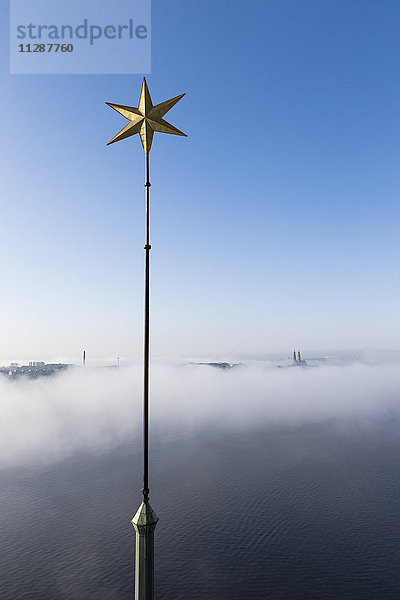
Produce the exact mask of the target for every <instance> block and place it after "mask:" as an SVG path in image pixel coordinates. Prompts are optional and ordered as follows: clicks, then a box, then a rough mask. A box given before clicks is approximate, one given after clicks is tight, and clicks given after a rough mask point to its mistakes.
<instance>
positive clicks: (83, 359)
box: [82, 350, 86, 367]
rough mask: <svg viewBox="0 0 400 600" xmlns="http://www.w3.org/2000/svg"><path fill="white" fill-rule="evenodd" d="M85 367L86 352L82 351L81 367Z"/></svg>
mask: <svg viewBox="0 0 400 600" xmlns="http://www.w3.org/2000/svg"><path fill="white" fill-rule="evenodd" d="M85 365H86V350H84V351H83V358H82V366H83V367H84V366H85Z"/></svg>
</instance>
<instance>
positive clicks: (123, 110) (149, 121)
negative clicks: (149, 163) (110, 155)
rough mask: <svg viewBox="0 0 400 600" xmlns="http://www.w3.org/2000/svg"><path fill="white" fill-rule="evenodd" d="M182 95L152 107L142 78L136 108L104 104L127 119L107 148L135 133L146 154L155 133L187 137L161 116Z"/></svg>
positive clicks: (144, 80) (145, 83)
mask: <svg viewBox="0 0 400 600" xmlns="http://www.w3.org/2000/svg"><path fill="white" fill-rule="evenodd" d="M184 95H185V94H181V95H180V96H176V97H175V98H171V100H166V101H165V102H161V104H157V105H156V106H153V103H152V101H151V97H150V92H149V88H148V87H147V82H146V78H145V77H143V84H142V91H141V93H140V99H139V107H138V108H134V107H132V106H123V105H122V104H111V103H110V102H106V104H108V106H111V108H113V109H114V110H116V111H117V112H119V113H120V114H121V115H123V116H124V117H126V118H127V119H129V123H128V125H125V127H124V128H123V129H121V131H120V132H119V133H117V135H116V136H114V137H113V139H112V140H110V141H109V142H108V144H107V146H109V144H113V143H114V142H119V140H124V139H125V138H127V137H130V136H131V135H135V133H139V134H140V138H141V140H142V145H143V150H144V151H145V152H146V154H147V153H148V152H150V148H151V144H152V142H153V136H154V132H155V131H159V132H160V133H173V134H174V135H184V136H185V137H187V135H186V133H182V131H179V129H177V128H176V127H174V126H173V125H171V124H170V123H168V122H167V121H164V119H163V116H164V115H165V114H166V113H167V112H168V111H169V110H170V109H171V108H172V107H173V106H175V104H176V103H177V102H179V100H180V99H181V98H183V96H184Z"/></svg>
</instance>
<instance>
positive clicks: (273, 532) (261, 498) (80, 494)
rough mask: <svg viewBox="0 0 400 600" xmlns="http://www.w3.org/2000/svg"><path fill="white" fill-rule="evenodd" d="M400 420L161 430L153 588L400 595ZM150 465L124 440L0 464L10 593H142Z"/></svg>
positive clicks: (52, 596) (0, 536)
mask: <svg viewBox="0 0 400 600" xmlns="http://www.w3.org/2000/svg"><path fill="white" fill-rule="evenodd" d="M399 432H400V424H399V422H398V421H394V420H388V421H387V422H384V423H383V422H381V423H379V424H374V425H373V426H368V427H366V426H363V427H359V426H356V425H355V424H353V425H352V426H347V427H338V426H336V425H335V426H333V425H332V426H331V425H327V424H325V425H313V426H312V427H311V426H307V427H301V428H292V429H280V430H278V429H275V430H273V431H268V430H265V431H257V432H251V433H250V432H248V433H245V434H244V433H240V434H239V433H237V434H228V433H226V432H225V433H223V434H220V435H218V434H217V432H213V433H208V434H207V435H204V434H202V435H200V434H199V435H198V436H197V437H195V438H192V439H186V440H185V439H180V440H179V441H177V440H174V439H169V440H165V439H164V440H163V441H157V440H155V441H153V446H152V452H151V455H152V461H153V468H152V472H151V487H152V495H151V502H152V505H153V507H154V509H155V511H156V512H157V514H158V516H159V517H160V522H159V524H158V526H157V529H156V533H155V536H156V598H157V599H159V600H161V599H162V600H188V599H193V600H197V599H199V600H200V599H202V600H203V599H204V598H212V599H214V598H215V599H219V600H225V599H226V600H228V599H229V600H239V599H240V600H243V599H244V598H249V599H262V598H272V599H281V598H283V599H292V598H293V599H318V598H327V599H330V598H331V599H335V600H337V599H342V598H343V599H349V600H350V599H351V600H357V599H379V600H380V599H388V598H399V597H400V570H399V567H398V565H399V562H400V508H399V507H400V502H399V500H400V498H399V495H400V491H399V481H400V461H399V457H400V435H399ZM153 438H154V436H153ZM139 470H140V453H139V448H137V447H131V446H123V447H120V448H118V449H116V450H114V451H112V452H109V453H107V454H105V455H102V456H90V455H80V456H76V457H75V458H74V459H69V460H67V461H65V462H63V463H60V464H57V465H52V466H45V465H43V466H41V467H38V466H36V467H35V468H32V467H30V468H26V469H20V468H19V469H12V470H9V471H2V472H0V502H1V522H0V545H1V564H0V598H1V600H39V599H40V600H57V599H60V600H63V599H64V598H65V599H67V598H68V599H69V600H75V599H76V600H92V599H93V600H103V599H104V600H106V599H107V600H114V599H118V600H119V599H121V600H122V599H132V598H133V568H132V566H133V556H134V532H133V529H132V527H131V525H130V519H131V517H132V516H133V514H134V513H135V512H136V509H137V506H138V505H139V501H140V497H139V493H138V490H139V489H140V479H139Z"/></svg>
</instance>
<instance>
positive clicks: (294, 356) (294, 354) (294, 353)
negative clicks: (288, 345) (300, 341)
mask: <svg viewBox="0 0 400 600" xmlns="http://www.w3.org/2000/svg"><path fill="white" fill-rule="evenodd" d="M293 364H294V365H297V360H296V350H293Z"/></svg>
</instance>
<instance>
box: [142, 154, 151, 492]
mask: <svg viewBox="0 0 400 600" xmlns="http://www.w3.org/2000/svg"><path fill="white" fill-rule="evenodd" d="M144 185H145V188H146V243H145V245H144V250H145V272H144V377H143V385H144V390H143V488H142V494H143V502H147V501H148V499H149V348H150V250H151V246H150V186H151V183H150V154H149V152H146V183H145V184H144Z"/></svg>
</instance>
